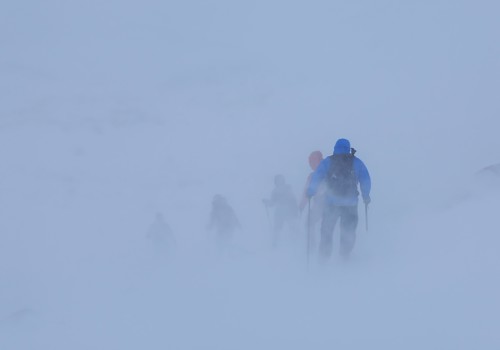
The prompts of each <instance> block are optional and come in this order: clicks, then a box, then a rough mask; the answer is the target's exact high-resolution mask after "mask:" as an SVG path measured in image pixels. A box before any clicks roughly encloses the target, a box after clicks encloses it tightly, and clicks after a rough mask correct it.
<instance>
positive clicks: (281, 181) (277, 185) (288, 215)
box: [262, 175, 299, 247]
mask: <svg viewBox="0 0 500 350" xmlns="http://www.w3.org/2000/svg"><path fill="white" fill-rule="evenodd" d="M262 201H263V203H264V204H265V205H266V210H267V208H268V207H272V208H274V224H273V227H272V230H273V242H272V244H273V247H276V246H277V245H278V241H279V236H280V233H281V231H282V230H283V228H284V227H285V226H287V228H288V230H289V231H290V232H292V233H293V232H296V225H297V218H298V214H299V210H298V205H297V200H296V198H295V195H294V194H293V191H292V188H291V187H290V185H288V184H287V183H286V181H285V177H284V176H283V175H276V176H275V177H274V189H273V191H272V193H271V198H270V199H263V200H262Z"/></svg>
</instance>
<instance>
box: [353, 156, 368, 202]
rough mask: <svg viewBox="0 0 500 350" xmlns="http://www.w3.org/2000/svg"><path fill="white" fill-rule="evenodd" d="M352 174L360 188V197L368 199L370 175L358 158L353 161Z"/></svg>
mask: <svg viewBox="0 0 500 350" xmlns="http://www.w3.org/2000/svg"><path fill="white" fill-rule="evenodd" d="M354 172H355V173H356V176H357V177H358V181H359V187H360V188H361V195H362V196H363V199H365V198H370V191H371V188H372V181H371V178H370V173H369V172H368V169H367V168H366V165H365V164H364V163H363V162H362V161H361V159H359V158H356V159H355V160H354Z"/></svg>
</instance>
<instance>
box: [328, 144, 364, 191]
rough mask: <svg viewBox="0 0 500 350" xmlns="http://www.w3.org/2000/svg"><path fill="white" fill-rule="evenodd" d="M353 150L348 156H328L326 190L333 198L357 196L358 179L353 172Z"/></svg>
mask: <svg viewBox="0 0 500 350" xmlns="http://www.w3.org/2000/svg"><path fill="white" fill-rule="evenodd" d="M355 152H356V151H355V150H354V149H352V150H351V153H350V154H334V155H331V156H330V169H329V170H328V173H327V184H328V188H329V190H330V192H331V194H333V195H334V196H339V197H352V196H358V195H359V192H358V178H357V177H356V173H355V172H354V167H353V162H354V158H355V157H354V153H355Z"/></svg>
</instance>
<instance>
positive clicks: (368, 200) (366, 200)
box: [363, 196, 372, 205]
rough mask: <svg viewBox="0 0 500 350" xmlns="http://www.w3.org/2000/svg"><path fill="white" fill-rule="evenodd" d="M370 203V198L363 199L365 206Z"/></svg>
mask: <svg viewBox="0 0 500 350" xmlns="http://www.w3.org/2000/svg"><path fill="white" fill-rule="evenodd" d="M371 201H372V199H371V198H370V196H366V197H363V202H365V204H366V205H368V204H370V202H371Z"/></svg>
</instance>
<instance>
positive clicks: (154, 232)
mask: <svg viewBox="0 0 500 350" xmlns="http://www.w3.org/2000/svg"><path fill="white" fill-rule="evenodd" d="M146 238H147V239H149V240H150V241H151V243H152V244H153V247H154V249H155V251H156V252H157V253H158V254H165V253H171V252H172V251H173V250H174V249H175V245H176V241H175V237H174V234H173V232H172V229H171V228H170V226H169V225H168V224H167V222H166V221H165V218H164V217H163V214H162V213H160V212H158V213H156V215H155V219H154V221H153V223H152V224H151V226H150V227H149V229H148V232H147V234H146Z"/></svg>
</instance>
